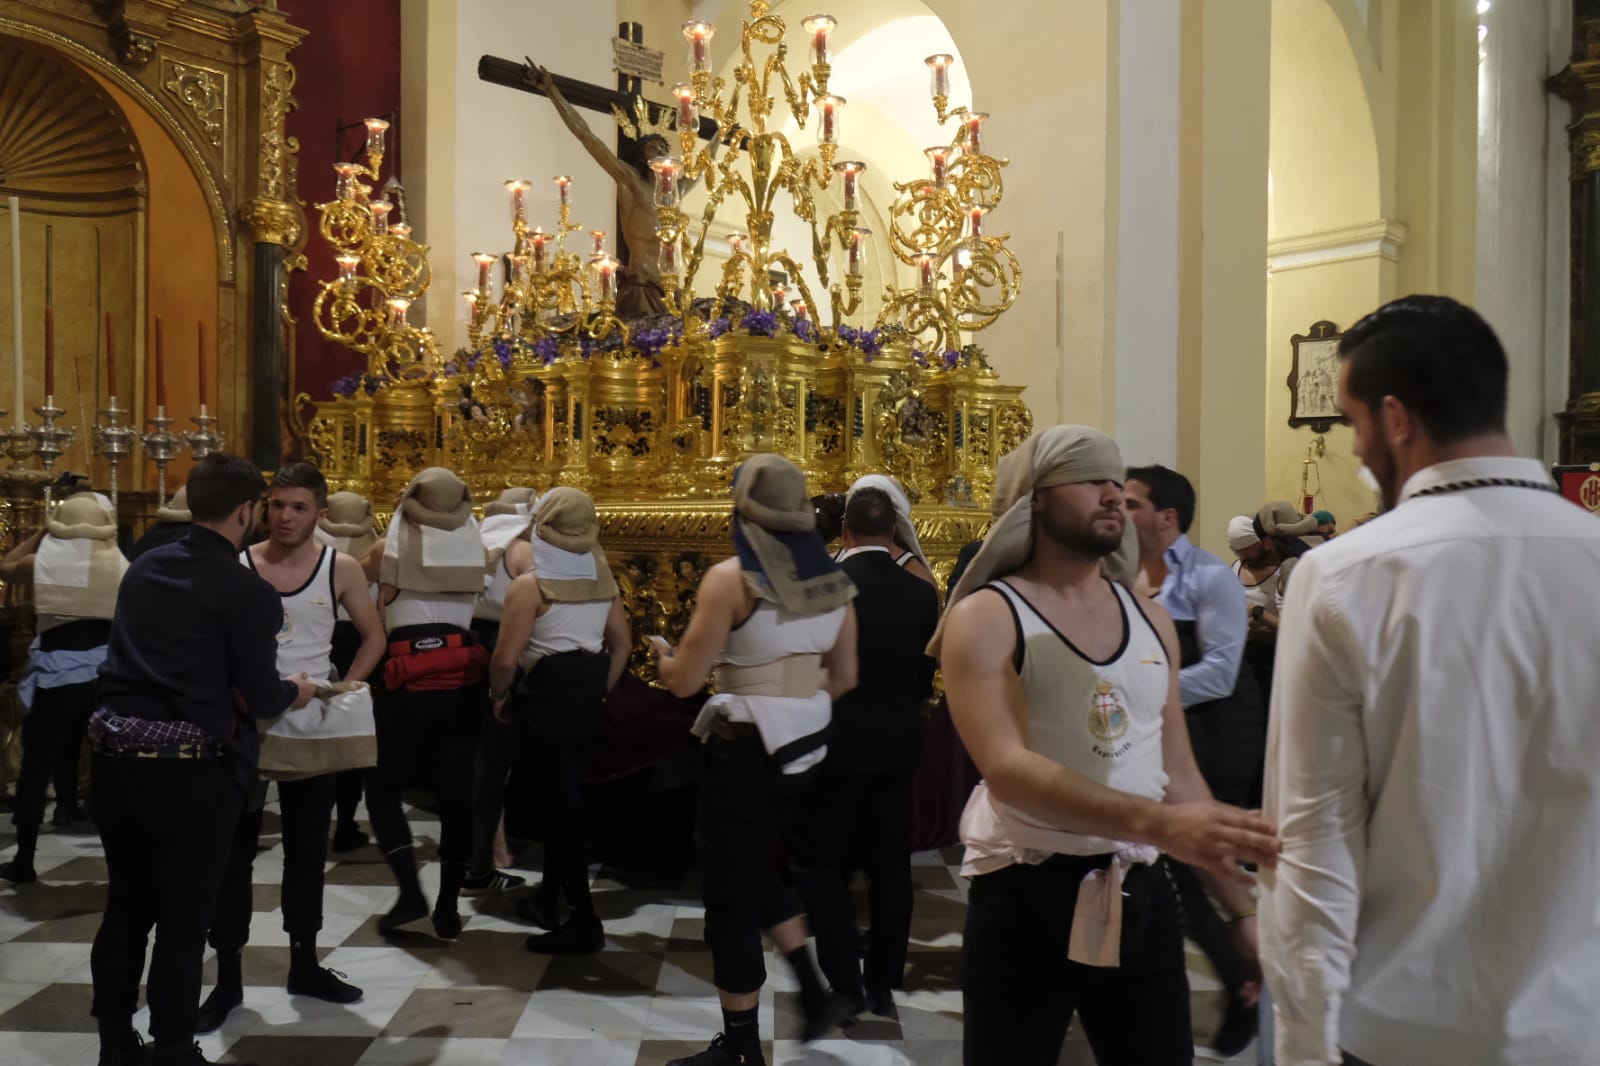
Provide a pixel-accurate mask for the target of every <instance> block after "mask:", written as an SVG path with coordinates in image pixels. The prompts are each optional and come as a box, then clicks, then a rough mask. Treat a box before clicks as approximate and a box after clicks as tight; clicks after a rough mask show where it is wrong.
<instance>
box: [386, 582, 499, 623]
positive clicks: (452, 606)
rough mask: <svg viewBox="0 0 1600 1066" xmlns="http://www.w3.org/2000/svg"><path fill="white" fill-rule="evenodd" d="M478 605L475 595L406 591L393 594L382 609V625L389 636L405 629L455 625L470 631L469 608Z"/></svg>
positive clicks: (470, 611)
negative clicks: (391, 600) (390, 600)
mask: <svg viewBox="0 0 1600 1066" xmlns="http://www.w3.org/2000/svg"><path fill="white" fill-rule="evenodd" d="M477 602H478V594H477V593H476V592H407V591H405V590H404V589H401V590H400V591H399V592H397V593H395V597H394V602H392V603H390V604H389V605H388V606H387V607H385V608H384V609H383V625H384V628H385V630H386V631H388V632H390V633H393V632H394V631H395V630H397V629H405V628H407V627H408V626H434V625H445V626H455V627H456V628H457V629H461V630H467V629H471V628H472V611H473V606H474V605H475V604H476V603H477Z"/></svg>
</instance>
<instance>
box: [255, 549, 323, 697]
mask: <svg viewBox="0 0 1600 1066" xmlns="http://www.w3.org/2000/svg"><path fill="white" fill-rule="evenodd" d="M337 557H338V553H337V552H335V551H334V550H333V549H332V548H328V547H324V548H323V549H322V555H321V556H320V557H319V558H318V559H317V568H316V569H315V570H313V571H312V572H311V576H310V577H309V578H307V579H306V583H305V584H304V585H301V586H300V587H299V588H298V589H296V590H295V591H293V592H282V591H280V592H279V593H278V597H279V598H280V599H281V600H282V601H283V625H282V626H281V627H280V628H279V630H278V673H280V674H282V675H283V676H284V677H293V676H294V675H296V674H305V675H306V676H307V677H313V678H325V677H327V676H329V675H330V674H331V673H333V624H334V622H336V621H337V620H338V607H339V597H338V595H337V594H336V592H335V590H334V586H333V561H334V559H335V558H337ZM239 561H240V562H242V563H244V565H246V566H248V567H249V568H250V569H251V570H254V569H255V568H256V561H255V559H254V558H253V557H252V556H251V554H250V549H249V548H246V549H245V550H244V551H242V552H240V553H239Z"/></svg>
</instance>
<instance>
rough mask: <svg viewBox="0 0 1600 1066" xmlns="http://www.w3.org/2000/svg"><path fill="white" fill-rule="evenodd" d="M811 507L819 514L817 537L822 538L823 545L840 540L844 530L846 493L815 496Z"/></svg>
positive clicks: (812, 498)
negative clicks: (841, 531)
mask: <svg viewBox="0 0 1600 1066" xmlns="http://www.w3.org/2000/svg"><path fill="white" fill-rule="evenodd" d="M811 506H812V507H813V508H815V509H816V512H817V535H818V536H820V537H821V538H822V543H824V544H828V543H831V542H832V541H835V540H838V539H839V530H841V529H843V528H844V493H842V492H829V493H824V494H823V495H821V496H813V497H811Z"/></svg>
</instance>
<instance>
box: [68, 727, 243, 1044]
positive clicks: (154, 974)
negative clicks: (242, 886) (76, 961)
mask: <svg viewBox="0 0 1600 1066" xmlns="http://www.w3.org/2000/svg"><path fill="white" fill-rule="evenodd" d="M92 775H93V776H92V780H93V784H94V815H95V823H96V825H97V827H98V828H99V830H100V842H101V844H102V845H103V847H104V849H105V856H106V871H107V874H108V879H109V882H110V885H109V888H108V890H107V894H106V910H105V916H104V917H103V918H102V919H101V922H100V931H99V933H97V934H96V935H95V938H94V950H93V952H92V953H91V955H90V969H91V971H92V973H93V975H94V1015H95V1017H96V1018H98V1019H99V1020H100V1023H101V1032H102V1033H118V1034H119V1035H121V1034H125V1033H126V1032H127V1030H128V1029H129V1027H130V1026H131V1025H132V1018H133V1012H134V1009H135V1007H137V1005H138V1001H139V978H140V976H141V975H142V973H143V971H144V953H145V944H146V942H147V940H148V938H149V935H150V931H151V929H152V928H154V930H155V933H156V943H155V950H154V951H153V952H152V953H151V956H150V981H149V995H148V998H149V1002H150V1035H151V1036H152V1037H153V1038H154V1040H155V1044H156V1052H157V1054H158V1055H163V1056H170V1055H172V1054H174V1053H176V1052H186V1051H187V1050H188V1049H189V1046H190V1044H191V1043H192V1042H193V1040H194V1026H195V1016H196V1015H197V1014H198V1013H199V1009H200V974H201V960H202V959H203V957H204V955H205V937H206V923H207V922H208V921H209V920H210V918H211V912H212V908H213V906H214V905H215V904H216V900H217V886H218V884H219V883H220V882H221V880H222V870H223V867H224V865H225V864H226V863H227V856H228V841H229V839H230V837H231V835H232V833H233V831H234V827H235V826H236V824H237V823H238V820H239V811H240V809H241V807H242V806H243V804H244V790H243V789H242V788H241V787H240V785H239V783H238V782H237V781H236V780H235V779H234V777H233V775H232V774H231V772H230V771H229V770H228V769H227V768H226V767H224V765H223V762H222V760H221V759H140V758H113V757H108V756H104V755H96V756H95V757H94V765H93V771H92Z"/></svg>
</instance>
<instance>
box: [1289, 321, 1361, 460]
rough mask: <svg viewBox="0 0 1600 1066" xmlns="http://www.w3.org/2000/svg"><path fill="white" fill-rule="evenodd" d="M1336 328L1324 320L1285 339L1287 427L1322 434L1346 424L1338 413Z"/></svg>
mask: <svg viewBox="0 0 1600 1066" xmlns="http://www.w3.org/2000/svg"><path fill="white" fill-rule="evenodd" d="M1342 336H1344V334H1343V333H1341V332H1340V331H1339V327H1338V326H1337V325H1335V324H1334V323H1332V322H1329V321H1328V320H1326V319H1323V320H1322V321H1320V322H1314V323H1312V325H1311V328H1310V329H1309V330H1307V331H1306V332H1305V333H1296V334H1295V335H1294V336H1292V337H1290V338H1289V345H1290V348H1291V349H1292V350H1293V353H1294V355H1293V358H1291V359H1290V361H1289V381H1288V384H1289V427H1290V428H1291V429H1299V428H1300V427H1301V426H1309V427H1311V431H1312V432H1313V433H1326V432H1328V430H1330V429H1332V428H1333V427H1334V426H1335V425H1346V426H1347V425H1349V424H1350V420H1349V419H1348V418H1346V417H1344V415H1342V414H1341V413H1340V412H1339V338H1340V337H1342Z"/></svg>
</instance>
